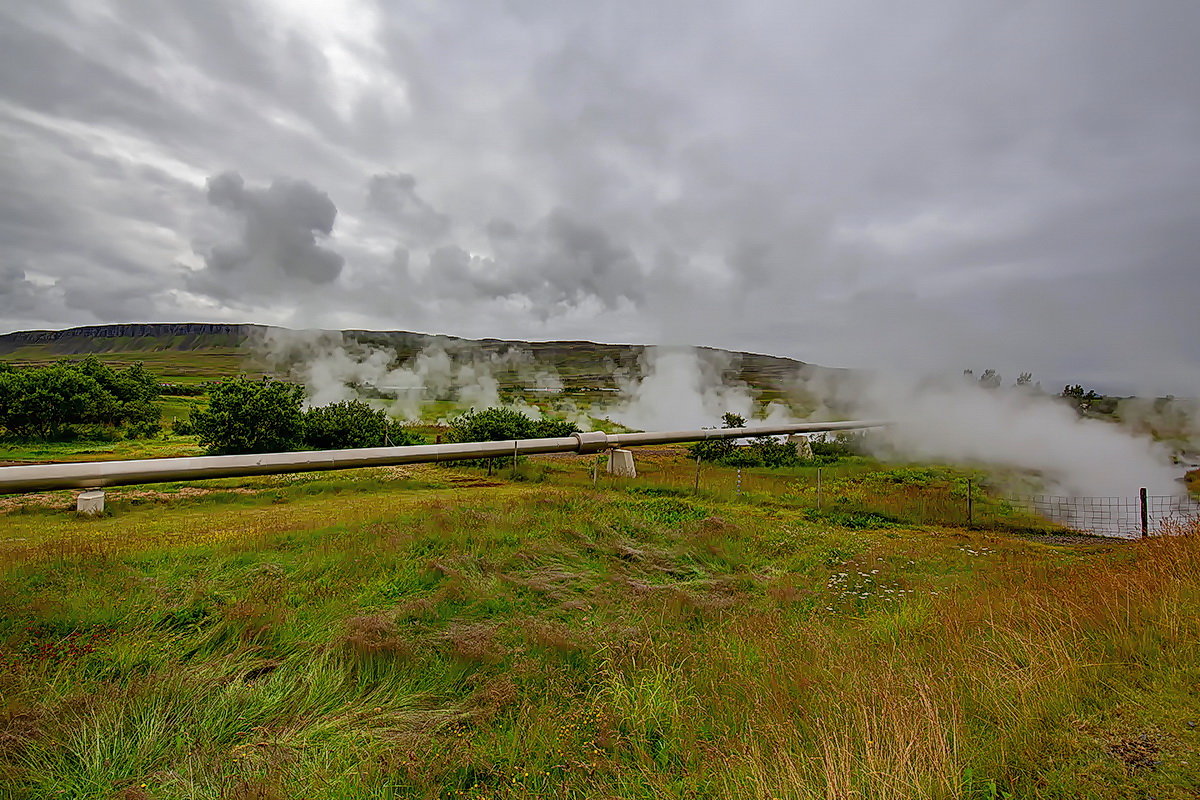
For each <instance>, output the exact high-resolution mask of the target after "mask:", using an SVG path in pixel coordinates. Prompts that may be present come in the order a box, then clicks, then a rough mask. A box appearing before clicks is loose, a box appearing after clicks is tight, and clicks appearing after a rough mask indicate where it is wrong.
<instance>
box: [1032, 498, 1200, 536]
mask: <svg viewBox="0 0 1200 800" xmlns="http://www.w3.org/2000/svg"><path fill="white" fill-rule="evenodd" d="M1009 502H1011V503H1013V504H1014V505H1019V506H1020V507H1022V508H1025V509H1026V510H1028V511H1029V512H1031V513H1033V514H1037V515H1038V516H1041V517H1044V518H1046V519H1047V520H1050V521H1051V522H1054V523H1057V524H1059V525H1062V526H1063V527H1064V528H1070V529H1071V530H1075V531H1080V532H1082V533H1090V534H1093V535H1095V536H1114V537H1119V538H1126V539H1129V538H1138V537H1140V536H1142V535H1143V532H1144V533H1145V534H1146V535H1148V536H1154V535H1157V534H1159V533H1162V532H1163V531H1165V530H1169V529H1170V528H1172V527H1173V526H1177V525H1186V524H1188V523H1190V522H1193V521H1196V520H1200V503H1197V502H1196V501H1195V500H1191V499H1189V498H1187V497H1171V496H1155V495H1149V496H1147V497H1146V498H1145V505H1144V508H1145V519H1144V521H1143V499H1142V498H1141V497H1062V496H1057V495H1034V496H1030V497H1018V498H1009ZM1143 523H1144V528H1143Z"/></svg>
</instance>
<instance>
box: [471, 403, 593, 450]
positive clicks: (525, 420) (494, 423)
mask: <svg viewBox="0 0 1200 800" xmlns="http://www.w3.org/2000/svg"><path fill="white" fill-rule="evenodd" d="M578 430H579V426H578V425H576V424H575V423H573V422H568V421H566V420H559V419H548V418H545V417H543V418H542V419H531V418H530V417H527V416H525V415H524V414H523V413H521V412H520V411H518V410H516V409H515V408H505V407H501V408H485V409H484V410H482V411H475V410H474V409H472V410H470V411H468V412H467V413H466V414H461V415H459V416H457V417H455V418H454V419H452V420H450V434H449V438H450V441H452V442H502V441H505V440H507V439H541V438H549V437H557V436H570V435H571V434H572V433H576V432H577V431H578Z"/></svg>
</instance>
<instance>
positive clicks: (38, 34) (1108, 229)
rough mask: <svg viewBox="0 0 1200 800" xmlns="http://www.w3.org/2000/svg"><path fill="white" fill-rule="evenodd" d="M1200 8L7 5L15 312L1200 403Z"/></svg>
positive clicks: (265, 0)
mask: <svg viewBox="0 0 1200 800" xmlns="http://www.w3.org/2000/svg"><path fill="white" fill-rule="evenodd" d="M1198 41H1200V3H1198V2H1196V0H1178V1H1177V2H1172V1H1169V0H1143V1H1142V2H1129V1H1128V0H1078V1H1077V2H1076V1H1068V0H1063V1H1062V2H1058V1H1056V0H1037V2H1020V1H1019V0H1002V1H1001V2H970V0H946V1H945V2H937V1H935V0H926V1H925V2H914V3H896V2H888V1H885V0H880V1H879V2H856V1H855V0H828V1H827V2H812V1H811V0H810V1H809V2H803V3H801V2H792V1H791V0H789V1H788V2H755V1H754V0H735V1H734V2H721V1H720V0H686V2H654V1H653V0H650V1H649V2H647V1H643V2H589V3H569V2H562V0H508V2H482V1H481V2H459V3H446V2H437V0H428V1H427V2H386V1H384V0H380V1H379V2H371V0H332V1H330V2H317V0H305V1H301V0H257V1H256V2H248V0H118V1H114V2H106V1H105V0H76V1H74V2H68V1H67V0H0V328H3V329H5V330H16V329H23V328H31V327H64V326H68V325H79V324H95V323H98V322H131V321H237V322H243V321H244V322H263V323H275V324H281V325H288V326H292V327H310V326H320V327H327V328H342V327H358V328H363V327H365V328H386V329H408V330H422V331H431V332H443V333H451V334H456V335H463V336H473V337H481V336H496V337H520V338H537V339H559V338H591V339H598V340H604V341H632V342H664V343H689V344H707V345H714V346H720V347H730V348H734V349H750V350H757V351H763V352H770V353H775V354H780V355H788V356H793V357H796V358H800V359H803V360H806V361H814V362H817V363H822V364H827V365H831V366H854V367H896V368H902V369H906V370H912V369H920V370H927V369H928V370H932V369H936V370H954V371H957V370H961V369H963V368H966V367H974V368H975V369H976V371H980V370H982V369H983V368H985V367H993V368H996V369H999V370H1000V371H1001V372H1002V373H1003V374H1004V375H1005V376H1006V378H1007V380H1008V381H1011V380H1012V379H1013V378H1015V377H1016V374H1017V373H1018V372H1020V371H1024V370H1030V371H1033V372H1034V373H1035V377H1037V378H1041V379H1043V380H1044V381H1045V382H1046V383H1047V384H1053V383H1055V382H1056V381H1063V380H1066V379H1071V380H1072V381H1082V382H1084V383H1089V384H1091V385H1096V386H1099V387H1101V388H1107V389H1110V390H1125V391H1128V390H1135V389H1136V390H1138V391H1142V392H1175V393H1180V394H1184V393H1200V264H1198V260H1200V255H1198V254H1200V47H1198V46H1197V42H1198Z"/></svg>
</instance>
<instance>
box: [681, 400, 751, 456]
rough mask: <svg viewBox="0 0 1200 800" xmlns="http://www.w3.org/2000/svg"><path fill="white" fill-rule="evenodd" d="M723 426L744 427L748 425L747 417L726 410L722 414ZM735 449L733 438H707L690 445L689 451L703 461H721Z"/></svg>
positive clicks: (726, 427)
mask: <svg viewBox="0 0 1200 800" xmlns="http://www.w3.org/2000/svg"><path fill="white" fill-rule="evenodd" d="M721 427H722V428H725V429H728V428H744V427H746V418H745V417H743V416H742V415H741V414H734V413H733V412H732V411H726V412H725V413H724V414H722V415H721ZM735 449H736V448H735V446H734V440H733V439H705V440H703V441H700V442H695V443H693V444H690V445H688V453H689V454H690V455H691V457H692V458H699V459H700V460H701V461H721V460H723V459H726V458H729V457H730V456H731V455H732V454H733V451H734V450H735Z"/></svg>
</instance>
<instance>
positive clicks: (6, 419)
mask: <svg viewBox="0 0 1200 800" xmlns="http://www.w3.org/2000/svg"><path fill="white" fill-rule="evenodd" d="M158 394H159V384H158V381H157V379H155V377H154V376H153V375H152V374H150V372H148V371H147V370H146V369H145V367H143V366H142V365H141V364H134V365H133V366H130V367H126V368H125V369H120V370H117V369H113V368H112V367H110V366H108V365H107V364H105V363H104V362H102V361H100V360H99V359H97V358H96V357H95V356H88V357H87V358H84V359H81V360H79V361H60V362H57V363H54V364H49V365H46V366H38V367H24V368H20V369H18V368H16V367H13V366H11V365H9V364H6V363H3V362H0V429H2V430H3V433H4V435H5V436H7V437H8V438H12V439H23V440H32V439H40V440H56V439H68V438H78V437H81V436H88V435H97V434H105V435H111V434H113V433H122V434H124V435H126V436H128V437H130V438H137V437H143V436H155V435H157V434H159V433H160V432H161V431H162V419H161V418H162V412H161V411H160V410H159V407H158V405H157V403H156V402H155V401H156V400H157V399H158Z"/></svg>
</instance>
